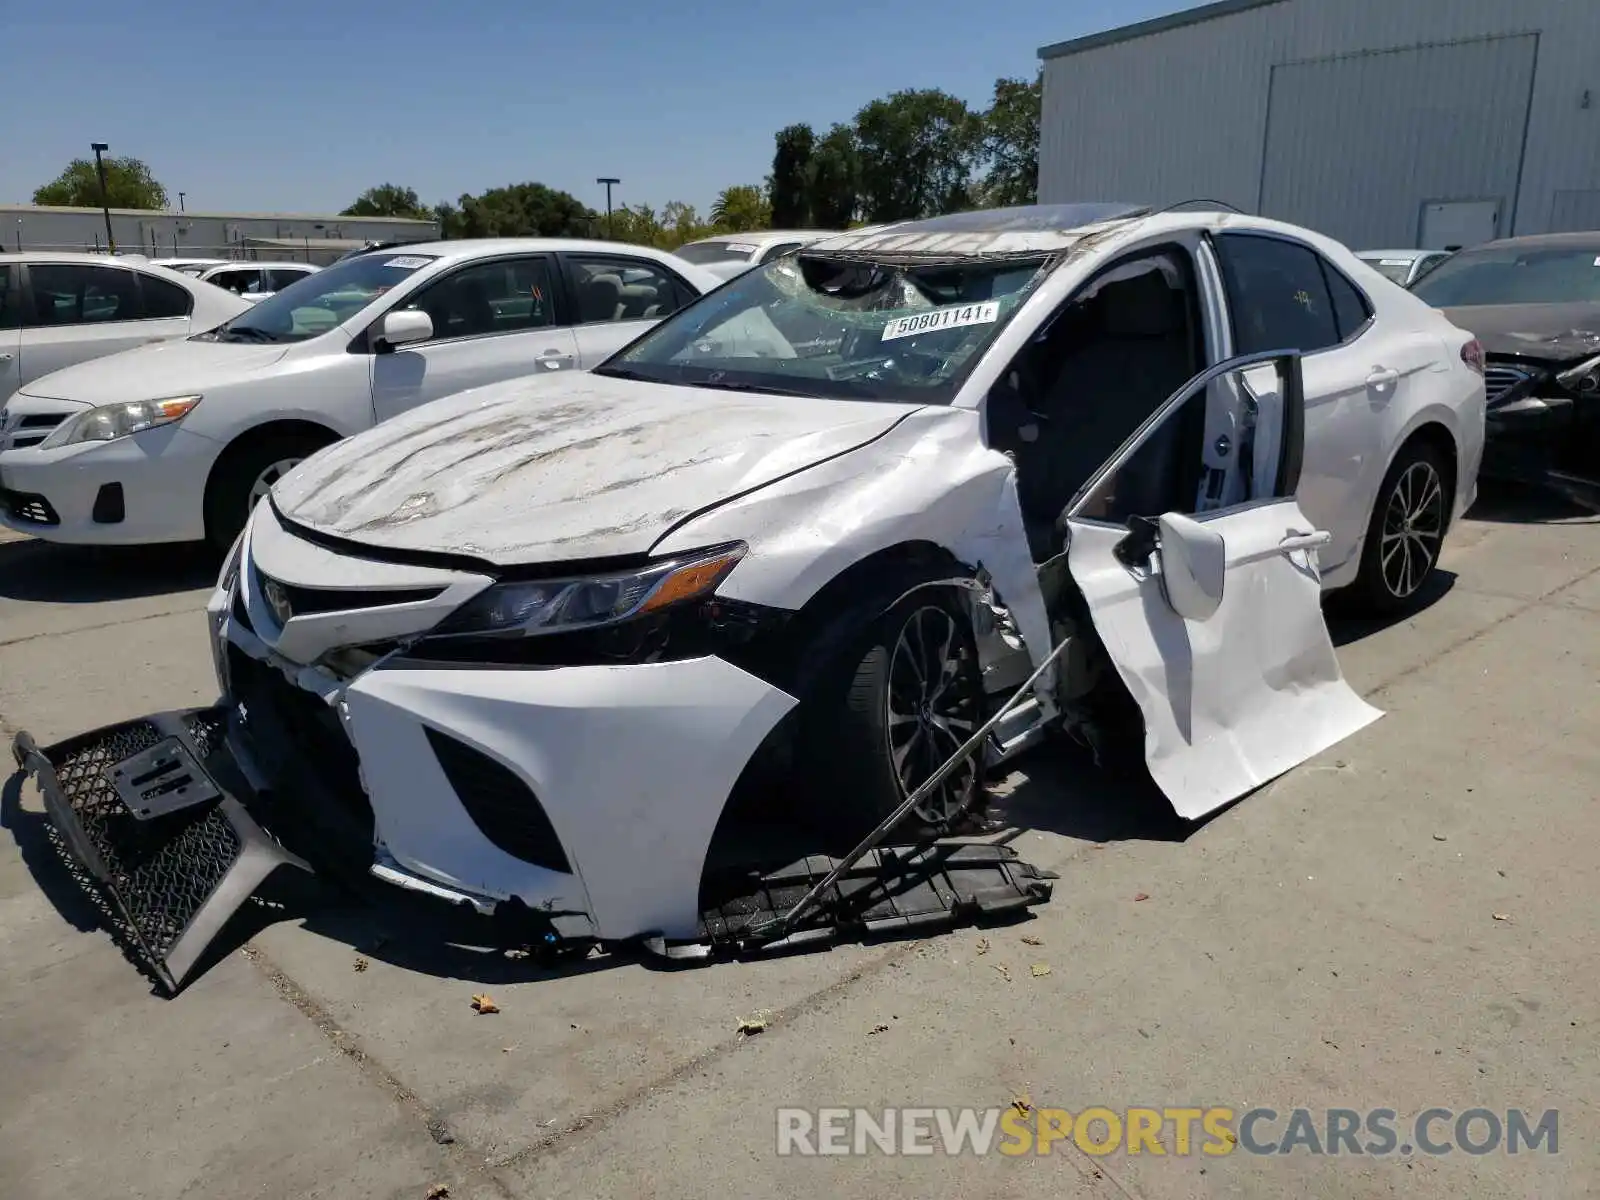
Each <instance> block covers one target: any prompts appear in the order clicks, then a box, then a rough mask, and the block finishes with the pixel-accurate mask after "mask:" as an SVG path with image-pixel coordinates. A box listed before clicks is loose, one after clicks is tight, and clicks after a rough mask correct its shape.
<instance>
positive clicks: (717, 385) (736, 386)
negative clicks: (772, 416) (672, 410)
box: [683, 379, 824, 400]
mask: <svg viewBox="0 0 1600 1200" xmlns="http://www.w3.org/2000/svg"><path fill="white" fill-rule="evenodd" d="M683 382H684V383H686V384H687V385H688V386H690V387H699V388H710V389H712V390H713V391H719V392H755V393H756V394H758V395H762V396H795V397H797V398H799V399H801V400H821V399H823V398H824V397H822V396H819V395H817V393H816V392H802V391H799V390H797V389H795V388H781V387H769V386H767V385H766V384H763V383H740V382H738V381H737V380H733V379H718V380H714V381H713V380H709V379H685V380H683Z"/></svg>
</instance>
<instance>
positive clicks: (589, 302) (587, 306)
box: [578, 274, 622, 323]
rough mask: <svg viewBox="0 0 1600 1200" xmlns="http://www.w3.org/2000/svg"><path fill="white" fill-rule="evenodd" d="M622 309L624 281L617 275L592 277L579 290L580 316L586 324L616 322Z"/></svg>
mask: <svg viewBox="0 0 1600 1200" xmlns="http://www.w3.org/2000/svg"><path fill="white" fill-rule="evenodd" d="M621 307H622V280H621V279H620V278H619V277H617V276H616V275H610V274H601V275H591V276H589V278H588V281H587V282H585V283H584V284H583V286H582V287H581V288H579V290H578V316H579V318H580V320H582V321H583V322H585V323H588V322H591V321H615V320H616V319H617V315H618V313H619V312H620V311H621Z"/></svg>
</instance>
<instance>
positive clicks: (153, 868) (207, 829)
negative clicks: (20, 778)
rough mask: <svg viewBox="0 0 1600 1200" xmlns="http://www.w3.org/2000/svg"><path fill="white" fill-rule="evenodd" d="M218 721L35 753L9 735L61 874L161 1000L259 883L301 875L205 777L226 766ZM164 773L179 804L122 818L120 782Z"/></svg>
mask: <svg viewBox="0 0 1600 1200" xmlns="http://www.w3.org/2000/svg"><path fill="white" fill-rule="evenodd" d="M226 721H227V715H226V710H224V709H220V708H212V709H193V710H189V711H186V712H174V713H160V714H157V715H155V716H150V717H144V718H141V719H140V720H137V721H125V722H123V723H121V724H118V725H108V726H106V727H105V728H103V729H97V730H94V731H93V732H91V733H85V734H81V735H80V736H78V737H75V738H70V739H68V740H67V741H64V742H59V743H57V744H56V745H53V746H48V747H45V748H43V749H41V748H40V747H39V746H38V745H37V744H36V743H35V742H34V740H33V738H32V737H30V736H29V735H28V734H27V733H19V734H18V735H17V738H16V741H15V743H14V745H13V747H12V750H13V753H14V755H15V756H16V759H17V762H18V764H19V765H20V766H21V767H22V768H23V769H24V770H25V771H28V772H30V773H31V774H33V775H34V777H35V778H36V780H37V781H38V784H39V790H40V793H41V794H42V795H43V797H44V802H45V808H46V810H47V811H48V812H49V814H50V819H51V822H52V823H53V824H54V826H55V828H56V831H57V833H58V834H59V835H60V843H61V848H62V849H63V850H64V851H65V852H66V854H67V855H68V860H69V867H71V868H75V869H74V870H73V874H74V875H75V876H77V878H78V880H79V882H80V883H82V884H84V885H85V887H86V888H87V889H88V890H90V891H91V892H92V893H94V895H95V897H96V898H97V899H98V900H99V901H100V902H101V907H102V909H103V911H104V912H105V913H106V914H107V915H108V916H109V917H110V919H111V923H112V926H113V932H114V933H115V934H117V935H118V936H119V939H120V940H121V941H122V942H123V944H124V946H125V948H126V949H128V950H129V951H130V952H131V953H132V954H133V955H134V956H135V957H136V958H137V959H138V960H139V961H140V963H141V965H142V966H144V967H145V968H146V969H147V970H149V971H150V973H151V974H152V975H153V976H154V977H155V978H156V980H157V981H158V982H159V983H160V984H161V985H162V987H163V988H164V989H165V990H166V991H167V993H168V994H169V995H173V994H176V993H177V992H178V990H179V989H180V988H181V987H182V986H183V984H184V982H185V981H186V979H187V977H188V975H189V973H190V971H191V970H192V969H193V967H194V966H195V964H196V963H197V962H198V961H199V959H200V957H201V955H202V953H203V952H204V950H205V948H206V947H207V945H209V944H210V942H211V940H212V939H213V938H214V937H215V936H216V935H217V934H218V933H220V932H221V930H222V927H223V926H224V925H225V924H226V923H227V920H228V918H229V917H231V916H232V915H233V914H234V912H235V911H237V910H238V909H239V907H240V906H241V905H243V904H244V903H245V901H247V900H248V899H249V898H250V895H251V893H253V892H254V891H255V890H256V889H257V888H258V887H259V886H260V885H261V884H262V883H263V882H264V881H265V880H266V878H267V876H269V875H271V874H272V873H273V872H274V871H275V870H277V868H278V867H280V866H290V865H292V866H297V867H301V868H304V869H307V870H309V868H307V867H306V865H305V863H303V862H302V861H301V860H299V859H298V858H296V857H294V856H293V855H291V854H289V853H288V852H286V851H285V850H283V848H282V847H280V846H279V845H278V844H277V843H276V842H274V841H273V840H272V839H271V838H270V837H268V836H267V834H266V833H265V832H264V831H263V830H262V829H261V827H260V826H259V825H257V824H256V822H255V821H254V820H253V819H252V818H251V816H250V815H249V813H248V812H246V810H245V808H244V806H243V805H242V804H241V803H240V802H239V800H238V799H237V798H236V797H235V796H234V795H232V794H231V793H230V792H228V791H227V790H226V789H225V788H224V787H223V786H221V785H220V784H219V783H218V781H217V779H216V778H215V777H214V776H213V772H214V771H221V770H222V769H223V768H225V766H226V763H224V762H222V761H219V757H220V756H225V753H226V751H225V747H224V737H223V731H224V729H225V728H226ZM173 763H176V764H177V765H178V768H179V769H180V770H181V771H182V773H184V774H185V776H186V778H187V783H186V785H185V794H184V795H182V796H178V797H175V796H174V795H173V794H172V793H171V792H167V793H162V794H161V800H160V802H159V803H156V804H154V805H151V804H145V805H144V809H145V811H135V810H134V809H132V808H130V807H129V804H128V802H127V801H126V800H125V799H124V793H127V794H129V795H134V796H137V795H139V794H140V792H139V790H138V788H137V787H136V786H134V785H132V784H131V782H130V780H131V778H133V777H138V778H140V779H143V778H144V777H146V776H148V775H149V773H150V771H151V770H152V769H159V768H160V767H161V766H162V765H163V764H165V765H167V766H170V765H171V764H173ZM119 767H120V768H122V770H121V771H120V772H119V770H118V768H119ZM119 784H120V785H121V786H120V787H119Z"/></svg>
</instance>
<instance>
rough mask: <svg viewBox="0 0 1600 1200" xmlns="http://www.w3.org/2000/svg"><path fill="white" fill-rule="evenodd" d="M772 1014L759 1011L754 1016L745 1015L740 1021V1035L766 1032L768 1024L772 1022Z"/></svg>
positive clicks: (753, 1035)
mask: <svg viewBox="0 0 1600 1200" xmlns="http://www.w3.org/2000/svg"><path fill="white" fill-rule="evenodd" d="M771 1019H772V1014H771V1013H765V1012H758V1013H756V1015H755V1016H753V1017H745V1018H743V1019H742V1020H740V1022H739V1029H738V1032H739V1036H740V1037H755V1035H756V1034H758V1033H765V1032H766V1029H767V1025H768V1024H769V1023H770V1022H771Z"/></svg>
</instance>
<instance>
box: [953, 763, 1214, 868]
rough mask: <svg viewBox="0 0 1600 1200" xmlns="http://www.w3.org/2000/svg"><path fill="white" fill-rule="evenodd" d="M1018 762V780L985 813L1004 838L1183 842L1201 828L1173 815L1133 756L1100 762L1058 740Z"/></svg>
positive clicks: (1101, 842)
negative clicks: (1042, 836) (1033, 835)
mask: <svg viewBox="0 0 1600 1200" xmlns="http://www.w3.org/2000/svg"><path fill="white" fill-rule="evenodd" d="M1016 767H1017V771H1018V773H1019V774H1020V775H1021V778H1020V779H1019V780H1017V781H1016V783H1015V785H1014V786H1013V787H1011V788H1010V790H1009V791H1007V792H1005V793H1004V794H1003V795H1001V796H998V797H997V798H996V799H995V800H994V802H993V803H992V804H991V805H990V807H989V811H988V813H987V814H986V820H985V824H986V825H987V827H988V828H990V829H994V830H1004V832H1003V833H1002V835H1001V837H1000V839H999V840H1000V841H1002V842H1011V841H1015V840H1016V839H1017V838H1018V837H1020V836H1021V835H1022V834H1023V833H1027V832H1035V833H1053V834H1057V835H1058V836H1061V837H1066V838H1072V839H1074V840H1077V841H1084V842H1095V843H1099V844H1105V843H1108V842H1127V841H1145V842H1181V841H1184V840H1185V839H1186V838H1188V837H1189V835H1190V834H1192V833H1194V832H1195V830H1197V829H1198V828H1199V827H1200V825H1199V823H1196V822H1192V821H1185V820H1184V819H1183V818H1181V817H1179V816H1178V814H1177V813H1175V812H1173V810H1172V805H1171V803H1169V802H1168V800H1167V798H1166V797H1165V796H1164V795H1162V793H1161V789H1160V788H1158V787H1157V786H1156V784H1155V780H1153V779H1151V778H1150V772H1149V771H1148V770H1147V769H1146V768H1145V765H1144V763H1143V761H1142V760H1139V759H1135V758H1133V757H1132V755H1131V754H1126V753H1107V754H1105V755H1104V756H1103V757H1102V761H1100V762H1099V763H1097V762H1096V761H1095V756H1094V755H1093V754H1092V753H1091V752H1090V751H1089V749H1088V748H1087V747H1084V746H1080V745H1078V744H1076V743H1074V742H1070V741H1067V740H1065V739H1056V740H1053V741H1049V742H1045V743H1044V744H1042V745H1040V746H1038V747H1037V748H1035V749H1033V750H1031V751H1029V752H1028V753H1027V754H1025V755H1023V756H1022V757H1020V758H1019V759H1018V760H1017V762H1016Z"/></svg>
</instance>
